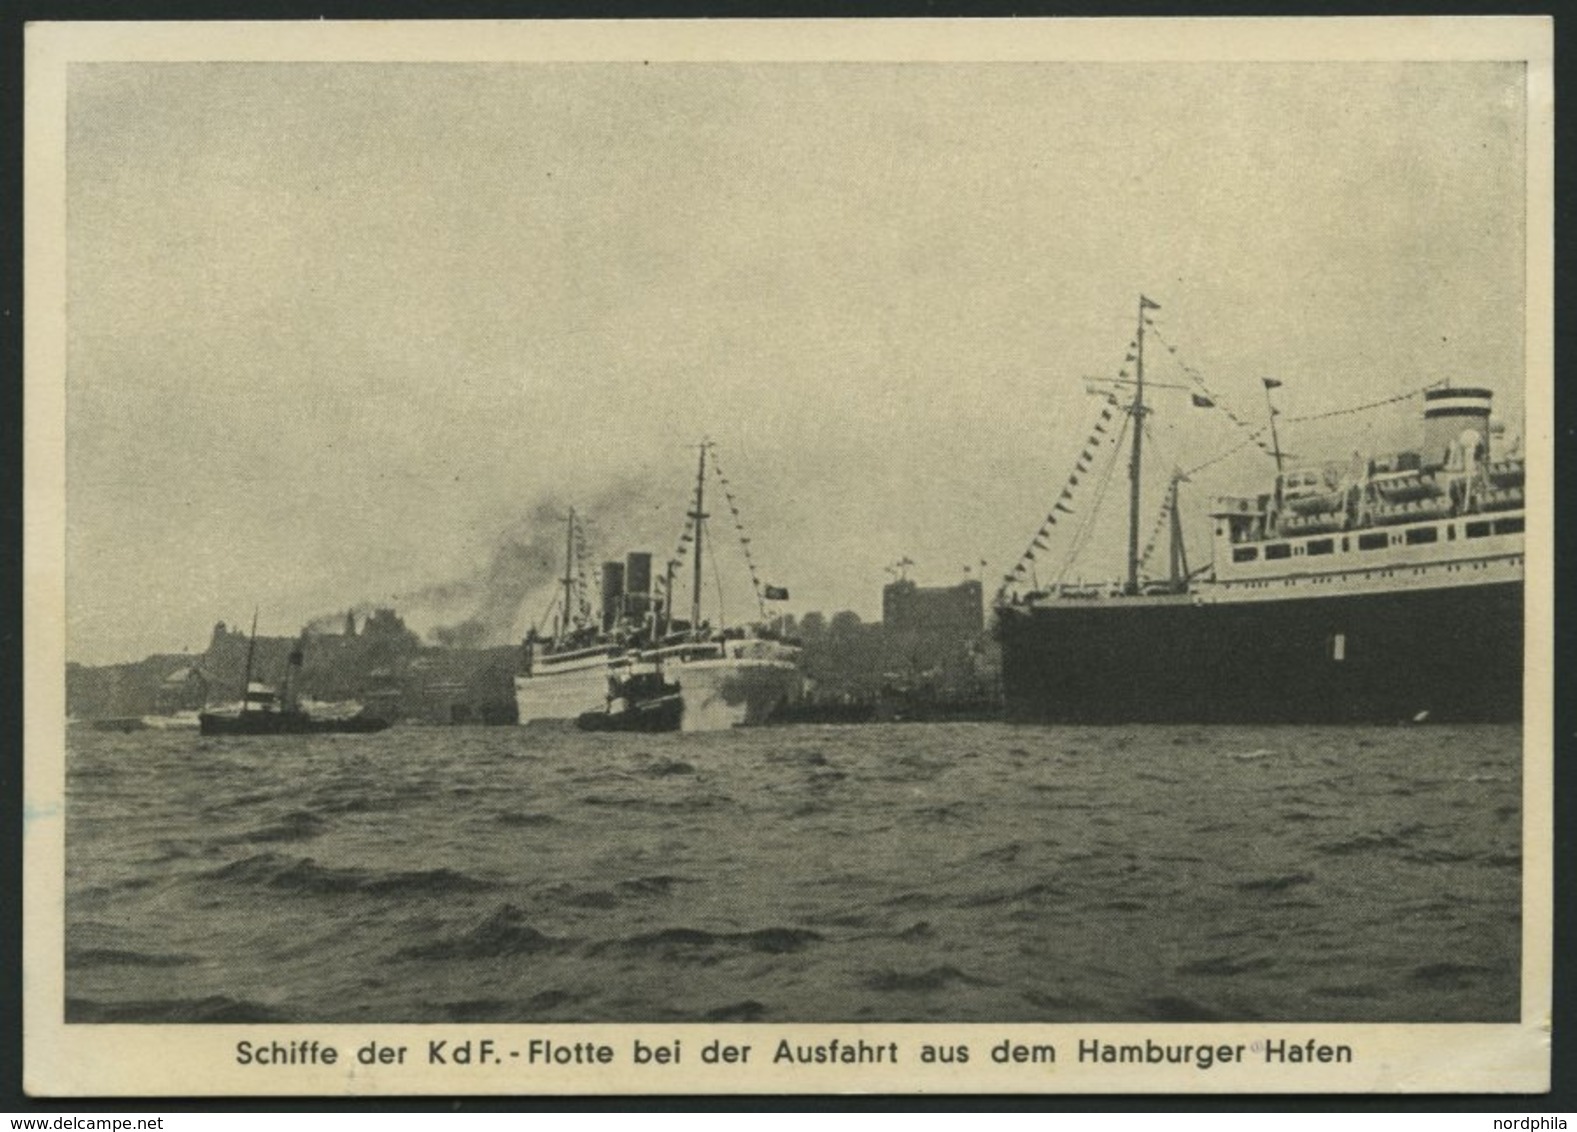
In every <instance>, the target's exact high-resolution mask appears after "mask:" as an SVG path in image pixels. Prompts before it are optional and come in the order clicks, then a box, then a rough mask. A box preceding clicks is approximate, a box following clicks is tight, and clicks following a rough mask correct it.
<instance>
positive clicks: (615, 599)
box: [602, 562, 624, 633]
mask: <svg viewBox="0 0 1577 1132" xmlns="http://www.w3.org/2000/svg"><path fill="white" fill-rule="evenodd" d="M623 607H624V563H622V562H604V563H603V564H602V631H603V632H604V633H607V632H610V631H611V630H612V629H613V626H614V623H615V622H617V621H618V620H619V610H620V609H622V608H623Z"/></svg>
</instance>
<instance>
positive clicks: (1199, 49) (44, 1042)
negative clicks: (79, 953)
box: [23, 17, 1555, 1097]
mask: <svg viewBox="0 0 1577 1132" xmlns="http://www.w3.org/2000/svg"><path fill="white" fill-rule="evenodd" d="M1552 29H1553V24H1552V21H1551V20H1550V18H1548V17H1420V18H1340V19H1338V18H1296V19H1291V18H1288V19H1282V18H1263V19H1120V20H1119V19H1110V20H1107V19H1089V20H826V21H629V22H590V21H559V22H541V23H530V22H492V21H476V22H447V21H445V22H437V21H435V22H420V23H418V22H407V23H401V22H358V23H337V22H336V23H328V22H296V23H198V22H191V23H164V24H153V23H147V24H143V23H93V24H90V23H75V24H73V23H54V24H30V25H28V27H27V29H26V33H25V51H26V76H25V86H24V90H25V100H26V105H25V127H26V150H25V166H24V170H25V186H24V202H25V217H26V221H25V230H24V248H25V252H24V256H25V260H24V266H25V286H26V292H25V294H26V311H27V319H26V325H25V328H24V349H25V355H24V357H25V378H24V380H25V385H24V393H25V415H24V428H25V453H24V486H23V500H24V508H25V510H24V523H23V525H24V553H23V578H24V586H25V591H24V601H25V609H24V624H23V648H24V661H25V664H24V708H25V712H24V727H23V734H24V775H25V777H24V799H23V806H24V810H23V817H24V835H23V847H24V891H23V911H24V923H23V933H24V934H23V975H24V977H23V1026H24V1035H23V1037H24V1041H23V1046H24V1087H25V1088H26V1089H27V1091H28V1092H29V1093H30V1094H33V1095H40V1096H41V1095H50V1096H88V1095H97V1096H150V1097H153V1096H177V1095H226V1094H229V1095H249V1096H264V1095H298V1094H319V1095H342V1096H386V1095H402V1094H467V1093H476V1094H482V1093H503V1094H517V1093H544V1094H551V1093H614V1094H619V1093H711V1092H717V1093H723V1092H728V1093H796V1092H821V1093H829V1092H884V1093H902V1092H914V1093H921V1092H928V1093H967V1092H996V1093H1013V1092H1066V1093H1095V1092H1100V1093H1108V1092H1133V1093H1152V1092H1171V1093H1187V1092H1193V1093H1225V1092H1268V1093H1275V1092H1332V1093H1338V1092H1341V1093H1353V1092H1426V1091H1427V1092H1542V1091H1547V1090H1548V1088H1549V1083H1550V1064H1549V1030H1550V1008H1551V959H1552V955H1551V952H1552V943H1551V904H1552V896H1553V893H1552V860H1551V858H1552V847H1553V827H1552V822H1553V765H1552V764H1553V755H1552V739H1553V734H1552V726H1553V723H1552V703H1551V698H1552V695H1553V669H1552V664H1553V635H1554V634H1553V615H1554V606H1553V596H1554V573H1553V570H1554V561H1553V531H1552V526H1553V517H1554V504H1555V501H1554V496H1553V491H1554V471H1553V463H1554V461H1553V454H1554V424H1553V408H1554V405H1553V396H1554V381H1553V348H1554V346H1553V322H1554V319H1553V286H1554V277H1553V270H1554V266H1553V222H1554V221H1553V202H1554V170H1553V167H1554V133H1553V118H1554V86H1553V76H1552V58H1553V46H1552ZM639 59H646V60H654V61H662V62H679V61H711V60H727V61H736V62H740V61H834V60H836V61H850V62H859V61H865V62H877V61H881V62H892V61H904V60H911V61H937V62H945V61H987V60H998V61H1035V60H1066V61H1075V60H1077V61H1085V62H1093V61H1101V62H1167V61H1171V62H1183V61H1213V62H1220V61H1260V62H1321V61H1348V62H1355V61H1380V60H1398V59H1406V60H1413V61H1480V60H1501V61H1507V60H1510V61H1523V62H1525V63H1526V64H1527V72H1526V73H1527V83H1528V86H1527V113H1528V122H1527V162H1528V165H1527V171H1526V172H1527V186H1528V190H1527V191H1528V199H1527V296H1528V302H1527V311H1526V349H1525V356H1526V359H1527V375H1526V380H1527V387H1526V393H1527V397H1526V403H1527V413H1528V422H1527V450H1528V457H1529V459H1528V463H1529V477H1528V481H1527V497H1528V510H1529V512H1530V514H1531V515H1532V516H1533V521H1532V522H1531V523H1530V524H1529V527H1528V531H1527V555H1526V566H1527V583H1528V584H1527V589H1526V594H1527V597H1526V617H1527V634H1526V648H1527V668H1526V672H1527V676H1526V684H1525V689H1526V690H1525V693H1524V695H1525V713H1524V724H1523V728H1524V773H1523V872H1522V876H1523V880H1522V884H1523V893H1522V907H1523V925H1522V1010H1521V1021H1520V1022H1518V1023H1514V1024H1483V1025H1481V1024H1453V1025H1402V1024H1364V1025H1350V1024H1344V1025H1321V1024H1311V1025H1304V1024H1291V1025H1287V1024H1257V1023H1255V1024H1236V1023H1233V1024H1209V1025H1177V1024H1111V1025H1102V1024H1098V1023H1090V1024H1082V1023H1081V1024H1039V1023H1024V1024H1001V1025H998V1024H993V1023H968V1024H956V1025H953V1024H946V1025H933V1024H926V1025H896V1024H881V1025H870V1024H859V1025H854V1024H851V1025H842V1026H840V1025H823V1024H806V1025H798V1024H758V1025H688V1024H687V1025H647V1024H641V1025H614V1024H587V1025H576V1024H552V1025H526V1026H517V1025H510V1026H499V1025H477V1026H465V1025H447V1024H446V1025H422V1026H411V1025H319V1026H314V1025H199V1026H178V1025H159V1026H134V1025H133V1026H126V1025H91V1026H90V1025H74V1026H67V1025H65V1024H64V1021H63V1012H64V1002H65V996H64V987H65V972H64V962H65V933H64V875H65V874H64V856H65V844H64V841H65V810H64V799H65V718H66V712H65V680H64V674H65V515H64V501H65V466H64V465H65V459H64V450H65V361H66V356H65V347H66V302H65V296H66V279H65V247H66V216H65V199H66V193H65V188H66V186H65V117H66V115H65V112H66V67H67V65H68V64H69V63H72V62H78V61H83V62H86V61H124V62H133V61H144V62H155V61H160V62H174V61H184V62H195V61H204V60H227V61H287V60H289V61H313V62H334V61H361V62H373V61H378V62H388V61H401V62H424V61H445V62H501V61H539V62H548V61H582V62H586V61H609V62H611V61H630V60H639ZM785 1038H786V1039H788V1040H789V1041H790V1042H791V1043H793V1044H801V1045H806V1044H812V1043H818V1042H826V1041H829V1040H831V1039H833V1038H837V1039H838V1040H839V1041H841V1042H845V1043H847V1042H852V1041H856V1040H858V1039H861V1038H863V1039H865V1040H867V1041H870V1042H875V1043H887V1042H896V1043H897V1044H898V1046H899V1047H900V1052H901V1056H902V1061H901V1062H900V1063H899V1064H898V1065H896V1066H893V1065H875V1066H844V1065H831V1066H826V1065H815V1066H783V1067H773V1066H772V1065H771V1063H770V1060H769V1058H770V1051H771V1050H772V1049H773V1048H774V1047H775V1046H776V1044H777V1042H778V1041H779V1040H781V1039H785ZM468 1039H469V1040H471V1041H473V1042H478V1041H481V1040H491V1041H493V1042H494V1043H495V1049H496V1050H498V1051H503V1052H502V1055H501V1057H500V1060H499V1062H498V1063H496V1064H493V1065H490V1066H483V1065H472V1066H457V1065H452V1064H451V1065H446V1066H439V1065H428V1064H426V1049H427V1043H428V1042H429V1041H434V1040H441V1041H447V1042H448V1043H449V1047H448V1048H449V1049H452V1048H453V1047H454V1043H456V1042H459V1041H465V1040H468ZM533 1039H540V1040H547V1041H551V1042H553V1043H555V1044H559V1045H566V1046H568V1045H573V1044H574V1043H578V1042H591V1043H605V1044H607V1045H609V1046H611V1047H613V1049H614V1061H613V1062H612V1063H611V1064H609V1065H607V1066H595V1065H592V1066H576V1065H568V1066H557V1065H549V1066H542V1065H531V1064H528V1063H527V1057H528V1051H529V1049H530V1045H529V1043H530V1042H531V1041H532V1040H533ZM1094 1039H1099V1040H1100V1041H1103V1042H1109V1043H1118V1044H1121V1043H1125V1042H1137V1043H1140V1044H1143V1043H1144V1042H1145V1041H1146V1040H1147V1039H1148V1040H1151V1041H1154V1042H1157V1043H1170V1044H1176V1043H1184V1042H1192V1043H1208V1044H1211V1045H1222V1044H1230V1045H1239V1044H1241V1045H1243V1046H1245V1047H1249V1048H1250V1049H1251V1050H1252V1048H1253V1047H1252V1043H1254V1042H1256V1041H1264V1040H1267V1039H1273V1040H1285V1041H1287V1042H1289V1044H1292V1043H1295V1044H1300V1045H1301V1044H1302V1043H1304V1042H1306V1041H1308V1040H1310V1039H1314V1040H1317V1041H1319V1042H1322V1043H1326V1044H1330V1045H1337V1044H1346V1045H1350V1046H1351V1047H1352V1048H1353V1051H1354V1060H1353V1062H1352V1063H1351V1064H1341V1065H1337V1064H1318V1063H1314V1064H1305V1065H1284V1066H1281V1067H1279V1068H1277V1067H1272V1066H1269V1065H1266V1064H1264V1063H1263V1061H1260V1060H1257V1059H1256V1058H1257V1056H1258V1055H1256V1054H1255V1053H1253V1052H1250V1053H1249V1054H1248V1061H1247V1062H1246V1063H1244V1062H1237V1063H1231V1064H1219V1065H1216V1066H1213V1067H1212V1068H1210V1069H1208V1070H1198V1069H1193V1068H1191V1067H1186V1066H1146V1065H1081V1064H1079V1063H1078V1061H1077V1056H1076V1055H1077V1048H1078V1043H1079V1041H1080V1040H1094ZM240 1040H250V1041H252V1042H254V1043H256V1042H263V1043H267V1042H270V1041H274V1040H277V1041H280V1042H283V1043H289V1042H292V1041H296V1040H306V1041H312V1040H316V1041H318V1042H320V1043H326V1044H331V1045H334V1046H336V1047H337V1048H338V1050H339V1054H340V1061H339V1062H338V1064H337V1065H335V1066H334V1067H333V1068H328V1067H322V1066H319V1067H310V1066H299V1067H278V1068H273V1067H271V1068H259V1067H256V1066H251V1067H243V1066H240V1065H238V1064H237V1063H236V1059H235V1043H236V1042H237V1041H240ZM676 1040H677V1041H680V1042H681V1043H682V1049H683V1051H684V1053H683V1060H682V1061H681V1062H680V1063H679V1064H677V1065H665V1066H656V1065H644V1066H637V1065H633V1064H631V1057H630V1054H631V1050H632V1048H633V1045H634V1043H635V1042H637V1041H640V1042H643V1043H645V1044H646V1045H648V1046H652V1045H657V1044H665V1045H666V1044H671V1043H673V1042H674V1041H676ZM1004 1040H1010V1041H1012V1042H1015V1043H1022V1044H1025V1045H1035V1044H1046V1043H1049V1044H1052V1045H1054V1046H1055V1048H1056V1051H1057V1061H1056V1062H1055V1063H1054V1064H1041V1065H1034V1064H1021V1065H1013V1064H1009V1065H999V1064H995V1063H994V1062H992V1060H991V1059H990V1057H989V1051H990V1049H991V1048H992V1047H993V1046H995V1045H997V1044H998V1043H1000V1042H1002V1041H1004ZM372 1041H376V1042H379V1043H381V1044H383V1045H386V1046H391V1045H406V1046H409V1047H410V1049H411V1052H410V1053H409V1054H408V1055H407V1062H408V1064H406V1065H404V1066H392V1065H373V1066H364V1065H361V1064H359V1063H358V1062H357V1060H356V1057H355V1051H356V1050H357V1049H358V1048H360V1047H362V1046H364V1045H365V1044H366V1043H368V1042H372ZM712 1041H721V1042H724V1043H733V1044H749V1045H750V1046H752V1047H753V1052H752V1054H751V1061H752V1064H751V1065H750V1066H749V1067H748V1068H747V1067H741V1066H738V1065H734V1066H729V1065H705V1064H702V1063H701V1058H700V1054H701V1051H702V1048H703V1046H705V1045H707V1044H708V1043H710V1042H712ZM959 1042H967V1043H968V1044H969V1045H970V1047H971V1051H972V1061H971V1063H970V1064H969V1065H967V1066H959V1067H954V1066H922V1065H920V1063H919V1054H920V1047H921V1046H922V1045H923V1044H926V1043H932V1044H955V1043H959ZM510 1050H515V1051H517V1052H518V1055H519V1056H518V1057H517V1058H512V1057H510V1056H509V1053H508V1052H507V1051H510ZM411 1062H414V1064H411Z"/></svg>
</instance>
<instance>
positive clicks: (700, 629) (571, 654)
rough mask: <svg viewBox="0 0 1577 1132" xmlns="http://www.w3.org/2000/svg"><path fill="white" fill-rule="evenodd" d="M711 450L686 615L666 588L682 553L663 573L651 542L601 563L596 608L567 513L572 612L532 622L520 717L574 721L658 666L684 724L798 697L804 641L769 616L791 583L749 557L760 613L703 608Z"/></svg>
mask: <svg viewBox="0 0 1577 1132" xmlns="http://www.w3.org/2000/svg"><path fill="white" fill-rule="evenodd" d="M708 451H710V445H703V446H702V449H701V457H700V467H699V471H698V475H697V480H696V491H695V497H694V507H693V509H692V510H691V511H690V512H689V520H690V523H689V526H688V527H687V529H686V531H685V534H684V535H683V537H682V540H681V544H680V545H681V546H682V547H687V548H689V551H688V552H689V553H690V555H691V557H692V563H691V565H692V570H693V579H694V592H693V595H692V603H691V610H690V616H689V618H688V619H684V620H681V619H679V618H677V617H675V616H674V609H673V601H672V599H671V597H670V595H671V594H672V592H673V589H674V580H675V572H676V568H677V567H678V566H679V563H678V562H677V561H671V562H670V563H669V565H668V569H667V571H666V574H665V575H664V577H663V579H661V580H658V579H656V578H654V576H653V573H652V556H651V555H650V554H649V553H646V552H634V553H631V554H628V555H627V556H626V557H625V559H624V561H622V562H606V563H604V564H603V566H602V573H601V591H600V594H601V597H600V606H601V608H600V617H597V616H595V615H594V614H593V611H592V609H591V602H590V599H589V597H588V596H587V595H586V592H585V586H584V585H583V584H582V582H581V580H580V575H579V572H578V570H577V569H576V568H575V566H574V563H575V562H576V561H577V559H578V558H579V556H580V551H579V539H578V533H577V528H576V525H575V517H574V514H573V513H571V516H570V527H569V533H568V537H567V539H566V549H565V562H566V568H565V573H564V578H563V579H562V583H561V584H562V586H563V596H562V599H561V603H562V610H563V611H567V612H561V614H560V617H559V622H558V627H557V631H556V632H555V633H554V634H552V635H551V636H547V635H541V634H538V633H536V632H533V633H531V634H530V635H528V636H527V638H526V641H525V645H524V648H523V658H522V665H521V672H520V674H519V675H518V676H516V678H515V701H516V705H517V707H518V709H519V716H520V722H521V724H523V725H528V726H530V725H542V724H575V723H576V722H577V721H578V720H579V719H580V718H581V717H582V716H585V715H589V714H595V713H605V714H606V713H607V712H608V711H609V706H610V704H611V703H614V702H616V701H618V700H620V699H622V698H623V689H625V688H627V687H628V686H630V684H631V682H632V679H633V680H635V681H637V682H638V681H639V680H641V679H644V678H648V677H651V676H653V675H655V674H660V678H661V680H662V681H663V682H665V683H666V684H667V685H675V686H677V688H678V693H679V696H680V698H681V700H682V705H683V706H682V713H681V719H680V725H679V730H682V731H720V730H726V729H728V728H732V727H746V726H756V725H759V724H763V723H766V722H767V721H768V720H769V719H771V718H772V717H773V715H774V714H775V713H778V712H780V711H782V710H783V709H785V708H787V707H789V706H792V705H793V704H795V703H797V702H798V701H799V698H800V694H801V689H802V679H801V675H800V668H799V653H800V650H799V647H798V645H796V644H795V643H793V642H792V641H789V640H787V639H785V638H783V637H782V636H781V635H780V634H777V633H775V632H773V631H772V629H771V628H770V627H769V626H768V625H767V624H766V619H765V616H764V614H765V602H766V601H767V600H780V599H781V598H786V597H787V593H786V592H785V591H782V590H780V589H778V588H776V587H772V586H766V587H763V586H761V585H760V584H759V581H758V580H757V579H756V576H755V572H754V568H753V567H752V570H751V580H752V582H753V583H754V584H755V587H756V592H757V597H758V600H759V602H760V603H761V604H760V609H761V612H762V613H763V618H762V622H761V623H759V624H754V625H749V626H738V627H720V626H719V627H714V626H712V625H710V624H708V623H706V622H705V621H703V620H702V618H701V596H700V595H701V582H702V560H703V548H704V541H705V537H706V536H705V532H706V529H707V528H706V519H707V518H708V517H709V516H708V515H707V513H706V511H705V509H704V506H703V505H704V503H705V486H706V475H707V467H706V457H707V453H708ZM730 503H731V504H732V499H731V497H730ZM746 545H748V544H746ZM747 560H748V559H747ZM599 729H601V730H617V729H618V728H617V727H602V728H599Z"/></svg>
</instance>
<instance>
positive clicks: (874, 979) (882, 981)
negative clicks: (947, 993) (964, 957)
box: [863, 965, 989, 991]
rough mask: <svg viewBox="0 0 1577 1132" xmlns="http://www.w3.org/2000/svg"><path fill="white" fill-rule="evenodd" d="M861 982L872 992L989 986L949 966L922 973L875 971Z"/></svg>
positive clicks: (986, 982) (889, 970) (932, 968)
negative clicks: (958, 986) (957, 986)
mask: <svg viewBox="0 0 1577 1132" xmlns="http://www.w3.org/2000/svg"><path fill="white" fill-rule="evenodd" d="M863 981H864V984H865V986H866V987H868V988H869V989H871V990H874V991H934V990H944V989H946V988H947V987H950V986H954V985H963V986H972V987H978V986H988V985H989V983H988V981H987V980H985V979H980V978H976V977H975V976H973V975H968V974H965V973H964V972H963V971H960V970H959V969H958V968H957V967H953V966H950V965H943V966H940V967H931V968H928V969H926V970H924V971H895V970H891V969H887V970H882V971H875V972H873V973H871V974H869V975H867V976H866V977H865V979H864V980H863Z"/></svg>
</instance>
